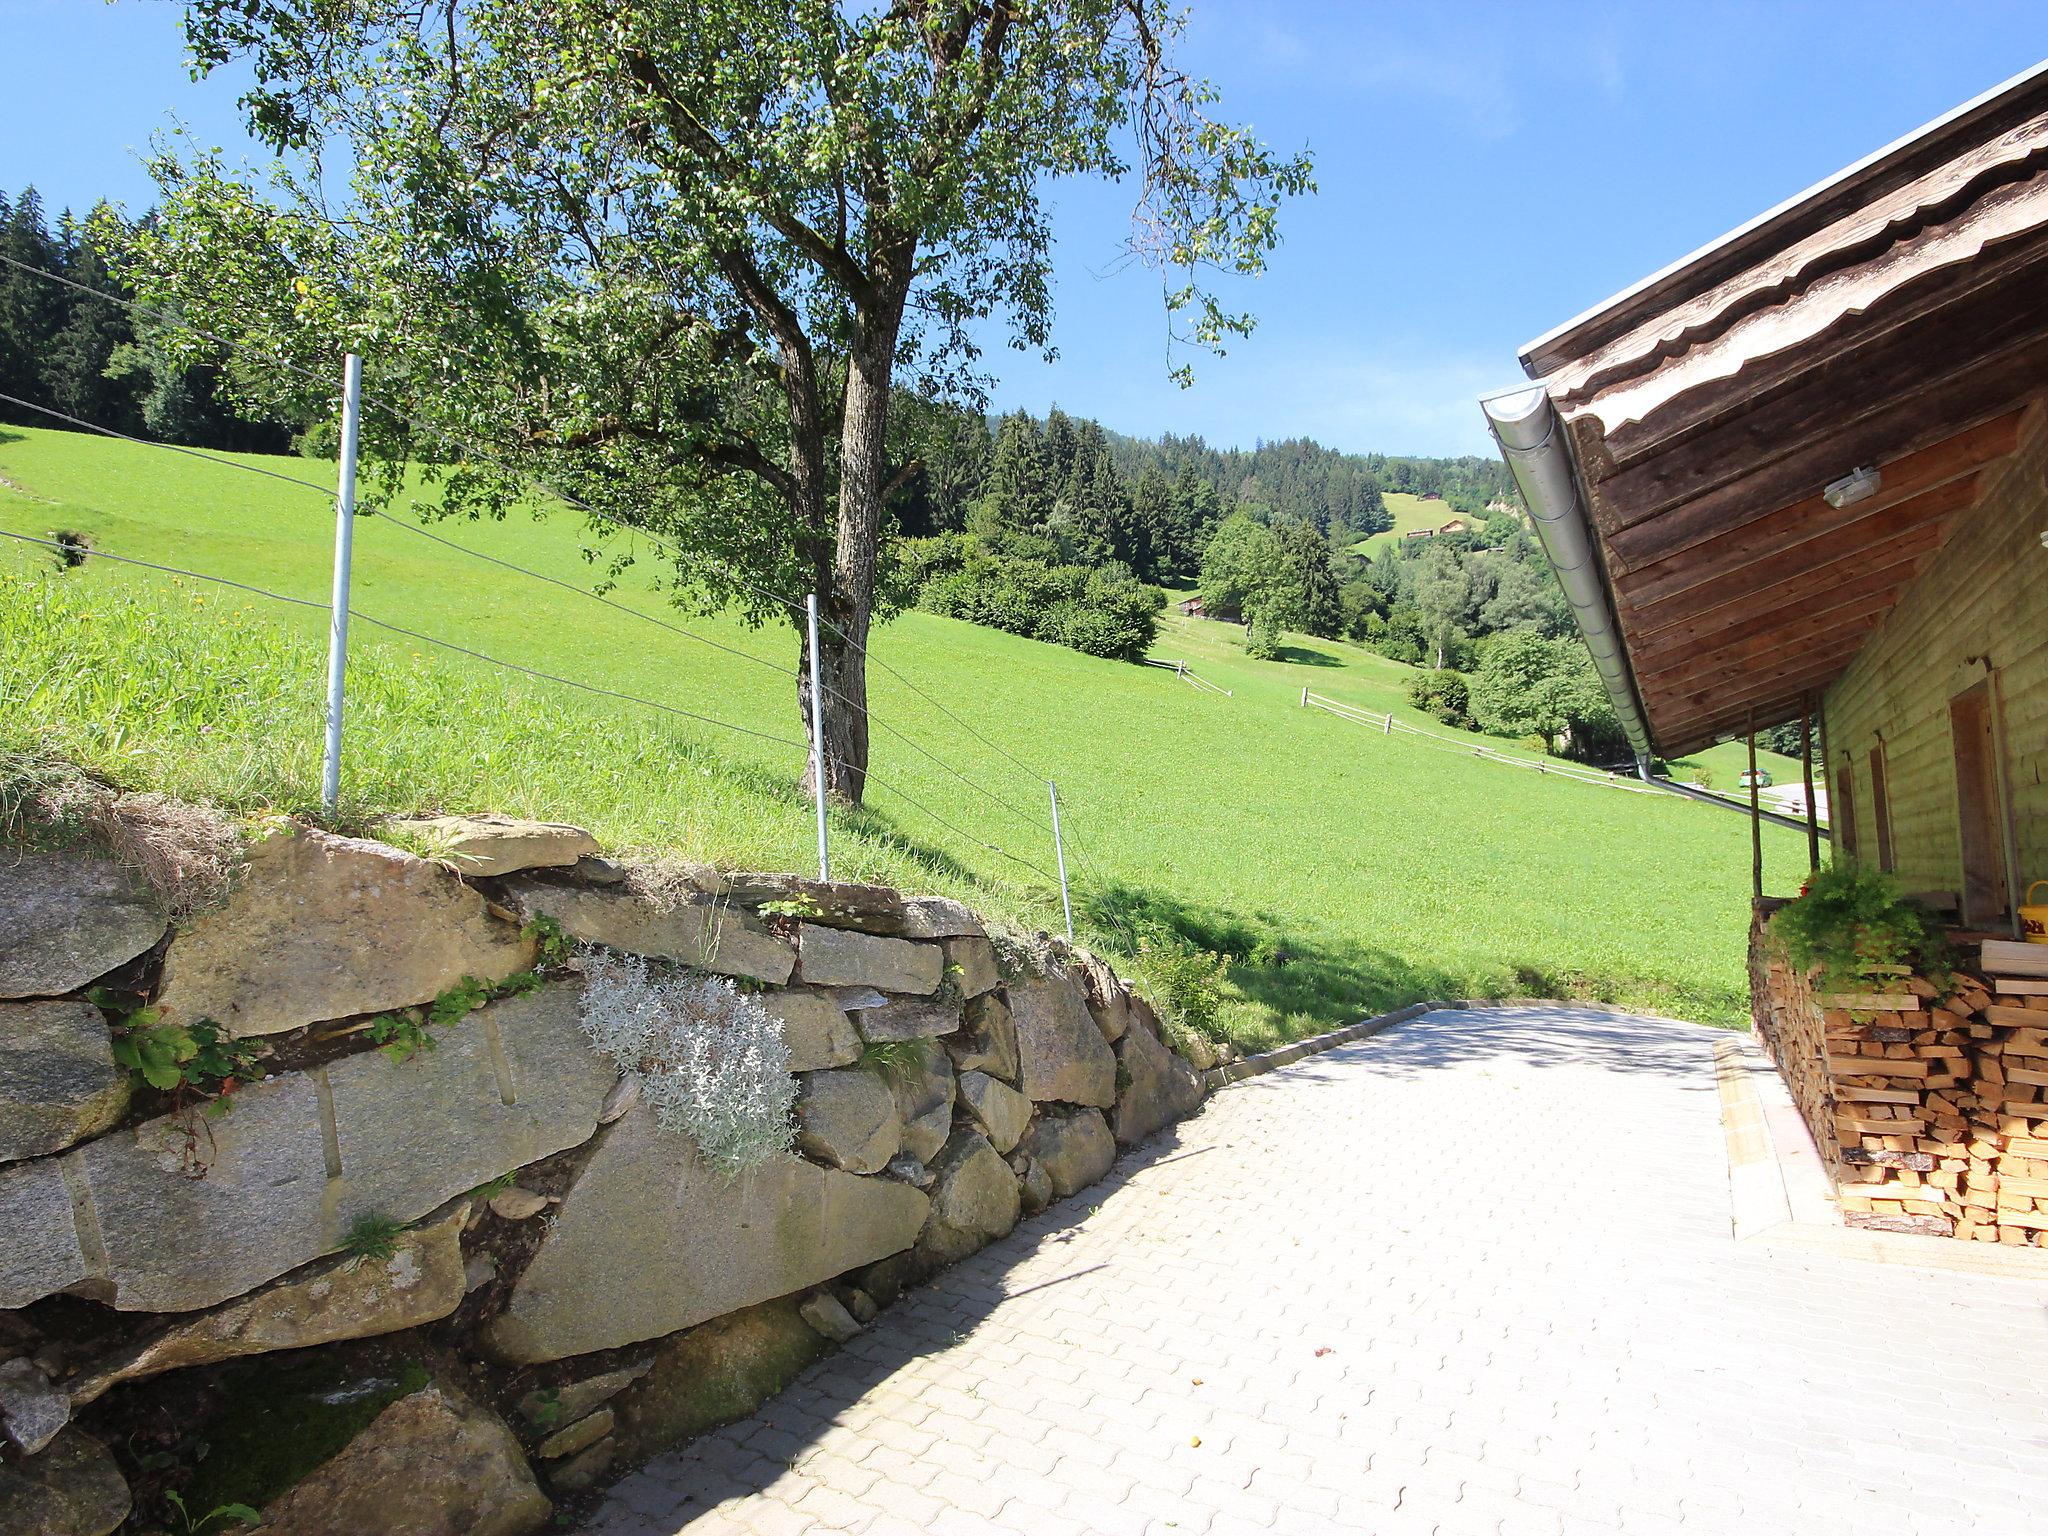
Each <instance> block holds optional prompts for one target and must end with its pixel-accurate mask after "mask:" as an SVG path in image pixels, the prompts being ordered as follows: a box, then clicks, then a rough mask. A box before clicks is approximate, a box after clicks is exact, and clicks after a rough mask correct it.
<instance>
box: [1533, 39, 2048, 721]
mask: <svg viewBox="0 0 2048 1536" xmlns="http://www.w3.org/2000/svg"><path fill="white" fill-rule="evenodd" d="M1523 364H1524V367H1525V368H1526V369H1527V370H1528V371H1529V373H1530V374H1531V376H1532V377H1534V378H1536V379H1537V381H1538V382H1539V383H1540V384H1541V385H1542V386H1543V388H1544V390H1545V392H1546V393H1547V394H1548V395H1549V397H1550V400H1551V403H1552V405H1553V406H1554V408H1555V410H1556V412H1557V414H1558V418H1559V420H1560V421H1561V422H1562V424H1563V427H1564V430H1565V434H1566V438H1567V441H1568V444H1569V447H1570V451H1571V454H1572V459H1573V465H1574V474H1575V478H1576V481H1577V485H1578V489H1579V494H1580V497H1581V500H1582V502H1583V504H1584V506H1585V509H1586V514H1587V517H1588V519H1589V521H1590V525H1591V530H1592V532H1593V534H1594V536H1595V542H1596V544H1597V547H1598V550H1599V554H1600V558H1601V561H1602V563H1603V565H1604V575H1605V581H1606V585H1607V591H1608V594H1609V597H1610V599H1611V603H1612V607H1613V610H1614V616H1615V620H1616V623H1617V627H1618V628H1619V631H1620V634H1621V637H1622V641H1623V645H1624V649H1625V651H1626V654H1627V658H1628V663H1629V668H1630V670H1631V672H1632V674H1633V677H1634V681H1635V685H1636V690H1637V696H1638V701H1639V703H1640V705H1641V707H1642V714H1643V717H1644V719H1645V721H1646V723H1647V725H1648V727H1649V732H1650V735H1651V738H1652V740H1653V742H1654V744H1655V746H1656V748H1657V750H1658V751H1660V752H1661V753H1663V754H1664V755H1666V756H1677V755H1680V754H1683V753H1685V752H1688V751H1691V750H1694V749H1695V748H1697V747H1700V746H1703V745H1706V744H1707V743H1709V742H1712V741H1715V740H1718V739H1720V738H1722V737H1724V736H1727V735H1730V734H1732V733H1735V732H1739V731H1742V730H1745V729H1748V728H1752V727H1754V728H1762V727H1765V726H1769V725H1775V724H1778V723H1780V722H1781V721H1784V720H1788V719H1793V718H1796V717H1797V716H1798V715H1799V714H1800V713H1801V712H1802V710H1804V709H1806V708H1807V707H1809V706H1810V704H1811V702H1812V701H1813V700H1814V699H1815V698H1816V697H1817V696H1818V695H1819V694H1820V693H1821V692H1822V691H1823V690H1824V689H1826V688H1827V687H1828V686H1829V685H1830V684H1831V683H1833V682H1834V681H1835V680H1836V679H1837V678H1839V677H1840V676H1841V675H1842V673H1843V671H1844V670H1845V669H1846V668H1847V667H1848V665H1849V663H1850V661H1851V660H1852V659H1853V657H1854V656H1855V654H1856V652H1857V650H1858V649H1859V648H1860V647H1861V645H1862V644H1863V642H1864V641H1865V640H1866V639H1867V638H1868V637H1869V635H1870V634H1871V632H1872V631H1873V630H1875V629H1876V628H1877V627H1878V626H1879V625H1880V624H1881V623H1882V622H1883V620H1884V617H1885V615H1886V614H1887V613H1888V612H1889V611H1890V609H1891V607H1892V605H1893V603H1894V602H1896V601H1897V599H1898V596H1899V594H1900V592H1901V591H1902V589H1903V588H1904V587H1905V586H1906V584H1907V583H1908V582H1910V581H1911V580H1912V579H1913V577H1914V576H1915V575H1916V574H1917V573H1918V572H1919V571H1920V570H1921V569H1922V567H1924V566H1925V565H1926V563H1927V562H1928V560H1929V559H1930V558H1932V556H1933V554H1934V552H1935V551H1936V550H1937V549H1939V548H1940V547H1941V544H1942V541H1943V540H1944V538H1945V537H1946V536H1947V535H1948V533H1949V532H1950V530H1951V529H1952V528H1953V527H1954V526H1955V524H1956V520H1957V519H1958V518H1959V517H1960V516H1961V515H1962V514H1963V513H1964V512H1966V511H1968V510H1969V509H1970V507H1971V506H1973V505H1974V504H1975V501H1976V498H1977V496H1978V494H1979V492H1980V490H1981V488H1982V487H1983V486H1984V484H1985V483H1986V482H1987V479H1988V476H1989V474H1990V473H1991V471H1992V470H1993V468H1994V466H1995V465H1996V464H1997V462H1998V461H1999V460H2000V459H2001V458H2003V457H2004V456H2005V455H2007V454H2010V453H2011V452H2012V451H2013V450H2014V448H2015V446H2016V444H2017V443H2018V440H2019V436H2020V425H2021V419H2022V416H2023V414H2024V413H2025V412H2026V411H2027V410H2028V409H2030V408H2038V407H2037V406H2036V405H2035V402H2037V401H2039V400H2041V399H2042V398H2043V397H2044V396H2048V66H2044V67H2043V68H2042V69H2040V70H2036V71H2034V72H2032V73H2030V74H2029V75H2026V76H2023V77H2021V78H2020V79H2019V80H2018V81H2015V82H2013V83H2012V84H2011V85H2009V86H2007V87H2004V88H2002V89H2001V90H2000V91H1998V92H1995V93H1993V94H1992V95H1991V96H1988V97H1985V98H1983V99H1981V100H1980V101H1978V102H1976V103H1972V104H1971V106H1970V107H1968V108H1965V109H1963V110H1962V111H1961V112H1958V113H1957V114H1954V115H1952V116H1951V117H1949V118H1947V119H1944V120H1943V121H1942V122H1940V123H1938V124H1935V125H1933V126H1932V127H1930V128H1929V129H1927V130H1924V131H1923V132H1922V133H1921V134H1919V135H1916V136H1914V137H1913V138H1911V139H1908V140H1905V141H1903V142H1902V143H1901V144H1899V145H1896V146H1893V148H1892V149H1890V150H1887V151H1884V152H1882V153H1881V154H1880V155H1878V156H1876V157H1873V159H1872V160H1870V161H1866V162H1864V163H1863V164H1862V165H1860V166H1858V167H1853V168H1852V169H1851V171H1849V172H1845V173H1844V175H1843V176H1841V177H1838V178H1836V179H1835V180H1834V181H1832V182H1829V183H1827V184H1825V185H1824V186H1823V187H1821V188H1817V189H1815V191H1814V192H1812V193H1809V194H1807V195H1806V197H1804V198H1802V199H1796V200H1795V201H1794V202H1792V203H1789V204H1787V205H1785V206H1784V207H1783V208H1781V209H1778V210H1775V211H1774V212H1773V213H1772V214H1770V215H1767V216H1766V217H1765V218H1764V219H1763V220H1760V221H1758V222H1757V223H1755V224H1752V225H1749V226H1746V227H1745V228H1744V229H1742V230H1739V231H1737V232H1736V233H1735V234H1734V235H1732V236H1730V237H1728V239H1727V240H1724V241H1723V242H1720V243H1719V244H1717V245H1716V246H1713V247H1710V248H1709V249H1708V250H1707V251H1705V252H1702V253H1700V254H1699V255H1698V256H1696V257H1693V258H1689V260H1688V261H1687V262H1685V263H1681V264H1680V265H1679V266H1678V267H1675V268H1672V269H1670V270H1668V271H1667V272H1665V273H1660V274H1659V275H1658V276H1657V277H1655V278H1653V279H1650V280H1648V281H1647V282H1646V283H1645V284H1643V285H1640V286H1639V287H1638V288H1636V289H1634V290H1631V291H1630V292H1629V293H1627V294H1624V295H1622V296H1621V297H1620V298H1618V299H1616V300H1614V301H1612V302H1611V303H1610V304H1609V305H1607V306H1604V307H1603V308H1602V309H1600V310H1597V311H1594V312H1592V313H1591V314H1589V315H1586V316H1583V317H1581V318H1580V319H1579V320H1577V321H1574V322H1572V324H1571V325H1569V326H1567V327H1564V328H1562V329H1561V330H1559V331H1557V332H1554V333H1552V334H1551V335H1550V336H1547V337H1545V338H1543V339H1542V340H1540V341H1538V342H1535V343H1532V344H1531V345H1530V347H1529V348H1527V349H1525V351H1524V354H1523ZM1861 466H1875V467H1877V468H1878V469H1879V471H1880V472H1881V475H1882V483H1881V486H1880V488H1879V489H1878V491H1877V493H1876V494H1875V495H1873V496H1871V497H1869V498H1868V499H1866V500H1863V501H1859V502H1854V503H1852V504H1850V505H1848V506H1845V507H1841V508H1836V507H1833V506H1830V505H1829V504H1828V502H1827V501H1826V499H1825V498H1824V496H1823V494H1822V492H1823V489H1824V488H1825V487H1826V486H1827V485H1828V484H1829V483H1831V482H1832V481H1835V480H1837V479H1840V478H1841V477H1843V476H1844V475H1847V474H1848V473H1849V472H1850V471H1852V470H1854V469H1856V468H1858V467H1861Z"/></svg>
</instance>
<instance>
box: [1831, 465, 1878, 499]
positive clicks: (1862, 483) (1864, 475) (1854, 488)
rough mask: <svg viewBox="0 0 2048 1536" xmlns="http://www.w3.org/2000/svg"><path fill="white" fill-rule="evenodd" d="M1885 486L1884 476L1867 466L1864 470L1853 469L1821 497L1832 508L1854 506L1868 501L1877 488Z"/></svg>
mask: <svg viewBox="0 0 2048 1536" xmlns="http://www.w3.org/2000/svg"><path fill="white" fill-rule="evenodd" d="M1883 484H1884V476H1883V475H1881V474H1879V473H1878V472H1877V471H1876V469H1874V468H1872V467H1871V466H1870V465H1867V464H1866V465H1865V466H1864V467H1863V468H1861V469H1853V470H1851V471H1850V472H1849V473H1848V474H1846V475H1844V476H1842V478H1841V479H1839V480H1837V481H1835V482H1834V483H1833V484H1831V485H1830V486H1829V487H1828V488H1827V489H1826V490H1824V491H1822V492H1821V495H1823V496H1825V497H1826V498H1827V503H1828V505H1829V506H1831V507H1847V506H1853V505H1854V504H1855V503H1857V502H1859V501H1867V500H1869V499H1870V498H1871V497H1872V496H1875V495H1876V494H1877V488H1878V487H1879V486H1881V485H1883Z"/></svg>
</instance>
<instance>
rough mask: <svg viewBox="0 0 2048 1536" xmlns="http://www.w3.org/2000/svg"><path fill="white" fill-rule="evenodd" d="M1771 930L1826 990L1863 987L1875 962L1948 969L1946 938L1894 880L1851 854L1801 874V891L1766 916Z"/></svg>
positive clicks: (1940, 972) (1926, 971)
mask: <svg viewBox="0 0 2048 1536" xmlns="http://www.w3.org/2000/svg"><path fill="white" fill-rule="evenodd" d="M1770 931H1771V936H1772V937H1773V938H1775V939H1776V940H1777V941H1778V942H1779V943H1780V944H1782V945H1783V946H1784V947H1785V954H1786V957H1787V958H1788V959H1790V960H1791V962H1792V964H1793V965H1794V966H1796V967H1798V968H1799V969H1800V970H1802V971H1804V970H1811V969H1814V968H1815V967H1818V968H1819V972H1820V975H1819V986H1820V989H1821V990H1822V991H1824V992H1857V991H1864V990H1867V987H1868V982H1869V973H1870V971H1871V970H1872V968H1873V967H1876V966H1888V965H1911V966H1913V967H1915V968H1916V969H1917V970H1919V971H1920V972H1921V974H1923V975H1930V976H1946V975H1947V973H1948V969H1949V960H1948V941H1947V939H1946V938H1944V937H1943V935H1942V932H1941V929H1940V928H1939V927H1938V926H1936V924H1935V923H1934V921H1933V920H1932V919H1931V918H1929V917H1928V915H1927V914H1926V913H1925V912H1923V911H1922V910H1921V909H1920V908H1919V907H1916V906H1914V905H1913V904H1912V903H1911V902H1909V901H1907V900H1906V899H1905V896H1904V895H1903V894H1902V893H1901V892H1900V889H1899V883H1898V881H1896V880H1894V879H1893V878H1892V877H1891V876H1890V875H1888V874H1885V873H1884V872H1883V871H1881V870H1877V869H1873V868H1871V867H1870V866H1868V865H1866V864H1859V863H1857V862H1856V861H1855V860H1853V859H1843V860H1837V861H1836V862H1834V863H1832V864H1830V865H1829V866H1828V867H1827V868H1826V869H1823V870H1821V871H1820V872H1819V873H1817V874H1815V875H1814V876H1812V878H1810V879H1809V880H1808V881H1807V882H1806V886H1805V888H1804V889H1803V890H1802V891H1801V892H1800V894H1799V899H1798V900H1797V901H1794V902H1792V903H1790V904H1789V905H1787V906H1784V907H1780V908H1779V909H1778V911H1777V913H1776V914H1775V915H1774V916H1773V917H1772V918H1771V924H1770Z"/></svg>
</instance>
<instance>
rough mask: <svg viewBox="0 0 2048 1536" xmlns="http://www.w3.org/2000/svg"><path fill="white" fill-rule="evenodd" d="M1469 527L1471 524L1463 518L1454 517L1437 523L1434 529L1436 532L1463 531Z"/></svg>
mask: <svg viewBox="0 0 2048 1536" xmlns="http://www.w3.org/2000/svg"><path fill="white" fill-rule="evenodd" d="M1471 527H1472V525H1471V524H1470V523H1468V522H1466V521H1465V519H1464V518H1462V517H1454V518H1452V519H1451V520H1450V521H1449V522H1448V523H1441V524H1439V525H1438V526H1437V530H1436V531H1437V532H1438V533H1465V532H1467V531H1469V530H1470V528H1471Z"/></svg>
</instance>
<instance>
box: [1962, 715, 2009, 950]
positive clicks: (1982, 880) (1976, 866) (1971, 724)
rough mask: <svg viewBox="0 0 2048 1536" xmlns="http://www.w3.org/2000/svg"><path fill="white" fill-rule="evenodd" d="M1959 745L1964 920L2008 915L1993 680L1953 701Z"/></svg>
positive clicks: (1974, 921) (1977, 921)
mask: <svg viewBox="0 0 2048 1536" xmlns="http://www.w3.org/2000/svg"><path fill="white" fill-rule="evenodd" d="M1948 722H1949V731H1950V735H1951V737H1952V739H1953V741H1954V745H1955V759H1956V816H1957V823H1958V830H1959V831H1960V832H1961V834H1962V836H1961V843H1962V862H1963V871H1962V873H1963V879H1962V888H1961V890H1960V892H1959V893H1958V894H1960V895H1961V897H1962V903H1963V921H1964V922H1965V923H1970V924H1976V925H1986V924H1996V923H2001V922H2004V921H2006V920H2007V918H2008V917H2009V915H2010V913H2009V909H2010V907H2011V903H2012V896H2011V892H2010V890H2009V888H2008V887H2007V885H2006V880H2005V807H2004V805H2003V804H2002V803H2001V796H2000V795H1999V790H1998V781H1999V774H1998V740H1997V728H1996V724H1995V722H1994V721H1993V718H1992V713H1991V684H1990V682H1989V680H1986V681H1984V682H1981V683H1978V684H1977V685H1976V686H1975V687H1974V688H1970V689H1967V690H1966V691H1964V692H1962V693H1959V694H1957V695H1956V696H1955V698H1953V699H1951V700H1950V701H1949V706H1948Z"/></svg>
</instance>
